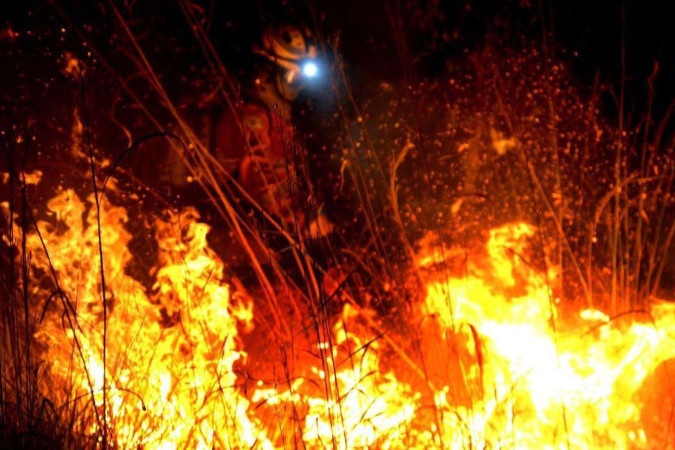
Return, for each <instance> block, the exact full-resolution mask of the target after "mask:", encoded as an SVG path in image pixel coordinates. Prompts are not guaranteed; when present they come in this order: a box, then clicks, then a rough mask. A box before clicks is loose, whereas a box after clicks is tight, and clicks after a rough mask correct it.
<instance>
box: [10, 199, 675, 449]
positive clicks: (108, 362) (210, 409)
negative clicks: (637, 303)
mask: <svg viewBox="0 0 675 450" xmlns="http://www.w3.org/2000/svg"><path fill="white" fill-rule="evenodd" d="M47 208H48V210H49V212H50V216H49V218H46V219H44V220H42V221H40V222H38V224H37V229H38V230H39V231H40V233H29V234H28V235H27V236H26V238H27V246H26V247H27V249H28V251H29V252H30V254H31V266H32V271H33V273H32V276H33V278H34V279H35V280H36V282H35V283H34V284H33V287H32V289H33V294H34V295H35V296H36V298H42V299H44V300H42V303H41V304H40V305H38V306H37V307H38V308H39V310H41V311H44V320H42V322H41V325H40V327H39V329H38V331H37V333H36V335H35V340H36V342H37V343H38V344H39V345H40V346H41V348H44V349H45V351H44V355H43V356H44V359H45V360H46V361H48V362H49V384H48V385H47V384H46V385H45V386H43V387H42V388H43V392H45V395H48V396H49V398H50V399H51V400H52V401H53V402H54V404H57V405H76V406H75V410H76V411H78V414H77V418H78V421H79V422H78V426H79V427H80V431H81V433H83V434H85V435H91V436H101V431H102V430H105V431H106V435H107V437H108V439H110V440H111V442H112V443H114V444H115V445H116V446H118V447H120V448H132V447H135V448H148V449H151V448H175V449H178V448H204V449H206V448H265V449H266V448H289V447H290V448H293V447H303V448H327V447H328V448H336V449H352V448H390V449H396V448H451V449H465V448H505V449H511V448H513V449H516V448H517V449H521V448H527V449H530V448H532V449H534V448H536V449H541V448H546V449H562V448H574V449H585V448H588V449H590V448H618V449H629V448H630V449H633V448H637V449H639V448H654V447H655V446H660V448H673V447H672V444H668V442H669V441H668V437H667V432H666V437H665V438H663V439H664V440H663V441H659V442H656V443H655V442H654V437H653V436H657V435H658V436H662V431H659V432H658V433H654V432H651V430H648V429H646V428H645V425H644V424H643V422H644V420H645V417H646V413H645V411H644V408H645V407H650V405H646V404H645V403H644V402H645V401H646V400H644V399H643V398H641V397H640V392H639V391H640V388H641V386H643V385H644V383H645V381H646V379H648V377H649V376H650V374H652V373H654V372H655V371H656V370H657V368H658V367H659V366H660V365H662V364H664V363H666V362H667V361H668V360H669V359H671V358H673V357H675V327H674V326H673V324H674V323H675V321H674V319H675V308H674V307H673V306H672V305H671V304H666V303H661V304H656V305H654V307H653V308H652V310H651V312H650V320H649V321H645V320H642V321H640V320H633V319H635V318H634V317H632V318H627V319H625V320H619V319H616V318H610V317H608V316H607V315H606V314H604V313H603V312H601V311H598V310H593V309H587V310H583V311H580V312H579V313H578V314H574V315H571V316H572V317H569V316H570V314H564V313H565V311H564V310H563V309H562V307H563V303H561V302H560V301H559V300H558V299H557V298H555V295H554V292H553V290H552V289H551V286H552V285H554V284H555V283H554V282H555V280H556V278H557V277H558V273H557V270H556V268H552V267H548V268H547V267H544V268H543V269H541V268H538V267H537V266H536V264H534V263H533V262H532V261H531V260H530V259H529V258H530V255H531V254H532V248H531V247H532V241H533V239H532V238H533V237H534V236H535V235H536V233H537V230H536V229H535V228H533V227H532V226H530V225H528V224H525V223H514V224H508V225H505V226H502V227H499V228H495V229H493V230H491V231H490V236H489V238H488V240H487V242H486V244H485V247H484V249H482V250H479V251H475V252H471V254H470V257H469V258H466V250H461V251H459V250H457V249H453V248H445V249H440V248H439V247H438V246H437V245H436V241H435V240H434V239H433V237H432V236H427V237H425V239H423V240H422V241H421V243H420V245H419V246H418V248H420V251H419V253H418V255H417V259H416V261H417V264H418V265H419V266H420V269H422V270H423V271H425V272H424V273H426V275H425V276H426V279H425V280H424V281H425V283H426V285H425V291H424V292H423V295H421V296H420V298H421V301H420V302H418V303H417V304H414V305H412V311H413V312H412V313H411V314H410V316H408V317H407V318H406V320H407V321H409V322H410V323H409V324H408V325H409V326H410V327H413V328H414V327H416V328H414V329H415V330H416V331H415V333H416V336H417V337H416V338H415V339H413V340H417V341H418V342H419V344H420V351H419V355H417V356H416V355H413V354H412V353H410V354H406V352H407V351H408V350H407V349H408V348H409V347H410V346H406V345H404V344H405V341H406V340H408V341H410V340H411V339H410V336H408V335H406V334H405V333H404V332H402V331H398V330H396V329H393V328H392V330H390V331H387V330H385V329H384V328H383V326H382V325H381V323H380V318H379V315H378V314H377V313H376V312H374V311H371V310H369V309H367V308H362V307H359V306H358V305H356V304H354V303H346V304H345V305H344V308H343V309H342V312H341V314H340V315H339V317H337V318H335V320H334V323H333V324H332V325H331V326H330V327H327V328H325V329H321V330H319V331H317V332H316V336H315V338H314V340H313V341H311V342H310V348H308V349H307V353H308V354H310V355H311V357H309V358H307V359H306V360H303V363H302V367H300V368H299V370H298V371H297V373H293V374H287V375H286V376H285V377H282V378H279V377H277V378H274V376H275V375H274V374H269V377H268V380H267V381H263V380H260V381H258V382H257V383H256V385H255V388H254V389H250V390H245V389H242V387H241V386H242V380H241V379H240V376H239V375H238V373H239V372H238V371H237V370H236V369H237V367H241V366H246V364H247V362H248V355H247V352H246V351H245V350H248V349H244V346H243V343H242V340H241V339H240V337H239V333H240V332H251V331H252V323H253V318H254V308H253V304H252V302H251V301H250V299H249V298H248V297H247V296H245V295H242V294H240V293H238V292H236V291H235V290H234V289H233V288H232V287H231V286H230V285H229V284H228V283H227V282H226V267H225V266H224V264H223V262H222V261H221V260H220V258H219V257H218V256H217V255H216V254H215V253H214V252H213V251H212V250H211V249H209V247H208V244H207V240H206V235H207V233H208V231H209V228H208V226H207V225H205V224H203V223H200V222H199V215H198V213H197V212H196V211H195V210H194V209H186V210H184V211H181V212H170V211H167V212H166V217H165V218H164V219H157V220H156V221H155V224H154V227H155V230H156V232H155V236H154V239H156V241H157V243H158V247H159V250H158V255H157V265H156V267H154V268H153V270H152V271H151V273H150V274H149V275H151V276H152V277H153V279H154V280H155V284H154V286H153V288H152V289H150V290H147V289H145V288H144V287H143V286H142V285H141V284H140V283H139V282H138V281H137V280H135V279H134V278H133V277H131V276H130V275H129V274H127V272H126V269H125V268H126V267H128V265H129V263H130V261H131V259H132V257H133V255H132V254H131V252H130V251H129V250H128V248H129V243H130V241H131V239H132V236H131V234H130V233H129V232H128V231H127V229H126V224H127V221H128V220H129V219H128V213H127V211H126V210H125V209H124V208H123V207H121V206H116V205H113V204H110V202H108V201H102V202H101V203H100V209H99V208H97V207H96V202H95V199H94V197H93V196H91V195H90V196H88V197H87V198H86V199H85V200H82V199H81V198H80V196H79V195H78V194H77V193H76V192H75V191H74V190H71V189H64V190H62V191H60V192H59V193H58V195H56V196H55V197H54V198H53V199H52V200H51V201H50V202H49V203H48V205H47ZM19 231H21V230H17V232H19ZM458 257H461V258H462V260H463V261H464V260H466V261H468V262H467V263H466V267H464V269H463V270H462V271H461V274H458V273H454V272H456V271H453V270H434V268H441V269H442V266H443V265H445V264H447V265H449V266H452V264H453V263H452V261H450V260H451V259H453V258H458ZM50 273H53V274H55V276H49V274H50ZM45 292H47V293H50V294H51V293H52V292H57V293H59V295H58V296H56V297H54V296H51V295H49V296H47V297H45V295H44V293H45ZM41 293H42V294H43V295H40V294H41ZM55 299H58V300H59V303H58V304H57V301H56V300H55ZM104 302H105V303H104ZM104 305H105V307H104ZM629 319H630V320H629ZM319 328H320V327H319ZM401 328H403V327H401ZM322 330H323V331H322ZM104 350H105V351H104ZM250 350H254V349H250ZM420 374H421V375H420ZM272 378H273V381H271V382H270V379H272ZM661 425H663V426H665V428H666V429H669V424H667V423H666V424H661ZM650 426H652V427H654V426H658V424H657V425H654V424H652V425H650ZM650 432H651V434H650ZM659 433H661V434H659ZM650 439H651V440H650ZM671 440H672V437H671ZM668 445H671V446H670V447H668Z"/></svg>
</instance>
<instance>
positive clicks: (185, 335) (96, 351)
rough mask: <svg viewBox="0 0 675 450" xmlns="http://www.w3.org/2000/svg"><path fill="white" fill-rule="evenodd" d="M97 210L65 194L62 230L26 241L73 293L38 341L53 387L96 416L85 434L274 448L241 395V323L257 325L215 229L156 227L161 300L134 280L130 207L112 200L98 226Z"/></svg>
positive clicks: (46, 225) (56, 203) (41, 264)
mask: <svg viewBox="0 0 675 450" xmlns="http://www.w3.org/2000/svg"><path fill="white" fill-rule="evenodd" d="M93 205H94V199H93V197H91V196H90V197H89V198H88V199H87V200H86V201H82V200H81V199H80V198H79V197H78V195H77V194H76V193H75V192H74V191H73V190H64V191H63V192H61V193H59V194H58V195H57V196H56V197H55V198H54V199H52V200H51V201H50V202H49V204H48V205H47V206H48V208H49V210H50V211H52V212H53V214H54V221H53V222H44V221H43V222H40V223H38V228H39V229H40V230H41V234H40V235H37V234H32V235H30V236H29V237H28V247H29V248H30V249H31V252H32V254H33V255H34V256H33V266H34V267H35V270H40V269H41V270H47V269H48V268H49V267H50V264H51V265H52V266H53V269H54V272H55V273H56V275H57V276H56V280H57V282H58V287H57V288H58V289H60V290H61V291H62V293H63V295H62V296H63V303H64V305H63V308H54V307H53V305H50V309H53V311H51V313H50V314H48V316H47V318H46V320H45V321H44V325H43V326H42V327H41V329H40V332H39V333H38V334H37V336H36V339H37V340H38V342H40V343H41V344H42V345H44V346H45V348H47V349H48V355H47V357H48V360H49V361H50V364H51V367H50V376H51V377H52V378H53V381H54V386H50V387H45V388H49V389H52V390H53V391H54V394H55V395H58V396H59V399H60V401H61V403H62V404H67V403H68V402H75V403H78V402H81V403H83V405H82V408H83V410H89V412H90V413H91V414H94V415H95V416H96V417H97V419H96V420H91V416H85V417H88V418H89V419H90V420H91V421H90V422H89V423H88V427H89V429H86V430H84V431H85V432H90V433H93V432H95V431H100V427H103V426H104V427H107V428H108V429H109V430H111V435H112V436H114V442H115V444H116V445H119V446H120V447H123V448H130V447H142V448H157V447H162V448H211V447H212V446H213V445H216V444H215V443H217V446H220V447H227V448H233V447H253V446H254V445H256V446H259V447H262V448H268V447H270V445H269V442H267V441H266V439H265V437H264V435H263V434H262V431H261V430H260V429H259V428H258V427H257V425H256V422H255V420H254V418H250V417H249V416H248V413H247V409H248V406H249V402H248V400H247V399H246V398H245V397H244V396H243V395H242V394H241V393H240V392H239V391H238V390H237V389H236V388H235V382H236V376H235V374H234V370H233V367H234V364H235V363H236V362H237V361H238V360H240V359H241V358H244V357H245V353H244V352H243V350H242V349H241V348H240V344H239V342H238V339H237V335H238V326H239V325H242V326H243V327H244V328H245V327H246V326H248V325H247V324H248V323H249V322H250V320H251V306H252V305H251V304H250V303H247V302H245V301H243V298H242V297H238V296H236V295H232V292H231V290H230V287H229V285H227V284H226V283H224V282H223V263H222V261H220V260H219V259H218V258H217V256H215V255H214V254H213V252H211V251H210V250H209V249H208V248H206V233H207V231H208V228H207V227H206V225H204V224H200V223H198V222H197V221H196V218H197V216H196V213H195V212H194V211H193V210H187V211H184V212H183V213H182V214H172V215H171V216H170V217H169V220H167V221H163V220H159V219H158V220H157V224H156V227H157V237H158V239H159V240H160V241H161V246H160V247H161V250H160V256H159V258H158V259H159V262H160V264H159V267H158V269H157V271H156V275H155V278H156V280H157V284H156V286H155V289H156V295H152V296H147V295H146V294H145V291H144V289H142V288H141V286H140V285H139V284H138V282H136V281H135V280H134V279H132V278H131V277H130V276H128V275H126V274H125V271H124V268H125V267H126V265H127V263H128V262H129V259H130V258H131V254H130V252H129V250H128V243H129V241H130V239H131V235H130V234H129V233H128V232H127V231H125V226H124V225H125V222H126V220H127V214H126V210H125V209H124V208H121V207H118V206H112V205H110V204H107V203H105V202H104V203H102V204H101V206H102V207H101V209H100V217H98V218H97V217H96V209H95V208H94V207H93ZM99 221H100V227H99ZM99 229H100V232H101V245H102V247H101V251H100V252H99V247H98V230H99ZM42 242H44V248H46V250H47V251H46V252H45V251H41V249H42ZM99 255H102V256H103V267H104V271H103V276H101V275H100V274H101V271H100V260H99ZM103 281H105V285H106V295H105V298H106V302H107V317H106V321H105V323H104V311H103V300H102V287H103ZM64 309H65V315H66V316H67V320H64V319H63V318H62V317H61V315H62V314H64V313H63V310H64ZM64 322H65V323H64ZM104 330H105V331H104ZM104 347H105V349H106V358H105V360H104V359H103V354H104V352H103V350H104ZM104 407H105V408H106V409H105V410H104ZM83 425H84V424H83Z"/></svg>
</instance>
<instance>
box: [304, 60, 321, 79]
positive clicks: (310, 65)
mask: <svg viewBox="0 0 675 450" xmlns="http://www.w3.org/2000/svg"><path fill="white" fill-rule="evenodd" d="M300 68H301V70H302V75H303V76H305V77H307V78H314V77H315V76H316V75H317V74H318V73H319V66H318V65H317V64H316V63H315V62H314V61H305V62H303V63H302V65H301V66H300Z"/></svg>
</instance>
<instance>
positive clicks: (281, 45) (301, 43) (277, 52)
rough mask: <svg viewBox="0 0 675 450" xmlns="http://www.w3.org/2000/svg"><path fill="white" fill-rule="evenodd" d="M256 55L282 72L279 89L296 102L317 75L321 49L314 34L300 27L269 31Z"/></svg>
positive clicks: (265, 33)
mask: <svg viewBox="0 0 675 450" xmlns="http://www.w3.org/2000/svg"><path fill="white" fill-rule="evenodd" d="M254 50H255V52H256V53H258V54H259V55H262V56H264V57H265V58H267V59H268V60H270V61H272V62H273V63H274V64H276V65H277V66H278V68H279V71H278V72H277V77H276V78H277V79H276V88H277V89H278V90H279V92H280V93H281V94H282V95H283V96H284V97H285V98H286V99H287V100H293V99H295V98H296V97H297V95H298V92H299V91H300V90H301V89H302V87H303V82H304V81H306V80H307V79H308V78H311V77H313V76H314V75H316V73H317V70H318V69H317V65H316V58H317V54H318V52H317V47H316V43H315V42H314V39H313V37H312V34H311V32H310V31H309V30H308V29H307V28H305V27H301V26H297V25H282V26H277V27H272V28H268V29H267V30H266V31H265V32H264V33H263V35H262V38H261V45H260V46H257V47H256V48H254Z"/></svg>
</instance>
